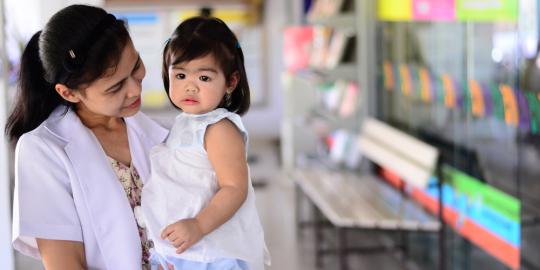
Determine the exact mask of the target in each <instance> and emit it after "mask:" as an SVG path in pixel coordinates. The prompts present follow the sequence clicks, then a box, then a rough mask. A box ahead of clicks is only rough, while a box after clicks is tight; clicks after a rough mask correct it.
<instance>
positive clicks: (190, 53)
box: [162, 16, 250, 115]
mask: <svg viewBox="0 0 540 270" xmlns="http://www.w3.org/2000/svg"><path fill="white" fill-rule="evenodd" d="M209 54H211V55H212V56H214V58H215V59H216V61H217V62H218V64H219V65H220V67H221V69H222V70H223V73H224V75H225V79H226V81H227V82H230V80H231V76H233V74H234V73H235V72H237V73H238V76H239V82H238V85H237V86H236V89H234V91H233V92H232V94H231V98H230V101H229V102H225V99H224V100H222V101H221V103H220V104H219V106H218V107H219V108H225V109H227V110H228V111H230V112H235V113H237V114H240V115H242V114H244V113H245V112H247V110H248V109H249V103H250V96H249V84H248V80H247V75H246V69H245V68H244V54H243V52H242V49H241V48H240V45H239V43H238V40H237V39H236V36H235V35H234V33H233V32H232V31H231V29H229V27H228V26H227V25H226V24H225V23H224V22H223V21H222V20H220V19H217V18H213V17H205V16H199V17H193V18H190V19H188V20H185V21H184V22H182V23H181V24H180V25H179V26H178V27H177V28H176V29H175V30H174V32H173V34H172V36H171V38H170V40H168V41H167V43H166V44H165V49H164V50H163V69H162V76H163V85H164V86H165V91H166V92H167V96H169V67H170V66H172V65H176V64H179V63H182V62H186V61H191V60H194V59H197V58H200V57H204V56H206V55H209ZM169 99H170V97H169ZM171 103H172V102H171ZM173 105H174V104H173Z"/></svg>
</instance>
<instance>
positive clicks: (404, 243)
mask: <svg viewBox="0 0 540 270" xmlns="http://www.w3.org/2000/svg"><path fill="white" fill-rule="evenodd" d="M399 234H400V238H401V239H400V242H401V252H402V253H403V257H404V258H406V257H407V256H408V255H409V244H408V243H409V241H408V240H409V239H408V236H409V234H408V232H407V231H404V230H402V231H400V233H399Z"/></svg>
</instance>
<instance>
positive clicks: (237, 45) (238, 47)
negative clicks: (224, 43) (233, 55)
mask: <svg viewBox="0 0 540 270" xmlns="http://www.w3.org/2000/svg"><path fill="white" fill-rule="evenodd" d="M236 48H237V49H240V42H238V41H237V42H236Z"/></svg>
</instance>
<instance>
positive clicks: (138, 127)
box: [126, 112, 169, 144]
mask: <svg viewBox="0 0 540 270" xmlns="http://www.w3.org/2000/svg"><path fill="white" fill-rule="evenodd" d="M126 123H127V124H128V126H129V127H130V128H132V129H134V130H135V131H136V132H137V133H138V134H142V135H144V136H145V137H147V138H148V139H150V140H152V141H153V142H155V143H156V144H157V143H161V142H163V141H164V140H165V138H166V137H167V135H168V134H169V129H168V128H167V127H165V126H164V125H163V124H162V123H158V122H157V121H156V120H154V119H152V118H150V117H149V116H148V115H146V114H145V113H143V112H138V113H136V114H135V115H133V116H131V117H127V118H126Z"/></svg>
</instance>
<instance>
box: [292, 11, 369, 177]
mask: <svg viewBox="0 0 540 270" xmlns="http://www.w3.org/2000/svg"><path fill="white" fill-rule="evenodd" d="M337 2H341V1H337ZM312 5H315V2H314V3H313V4H312ZM375 5H376V3H375V2H374V1H369V0H346V1H343V3H341V8H340V10H339V11H338V12H337V13H336V14H332V15H326V16H306V19H305V20H301V21H307V26H314V27H329V28H331V29H332V30H333V31H336V30H337V31H346V32H347V33H352V38H350V40H348V42H349V44H347V45H346V48H347V51H345V55H344V57H345V59H341V61H340V62H338V64H337V66H335V67H334V68H324V67H317V68H308V69H307V70H302V71H301V72H299V73H296V74H289V75H288V76H289V77H288V79H287V80H286V86H285V87H284V91H285V93H284V98H285V104H284V108H285V110H284V118H283V120H282V142H283V148H282V150H283V161H284V167H285V168H289V169H292V168H294V167H295V166H296V164H295V163H296V159H298V158H299V155H303V154H305V155H314V154H316V153H317V152H320V140H321V138H320V137H317V136H319V135H320V134H316V133H317V132H316V131H313V127H310V126H309V125H310V124H309V123H308V122H310V121H312V120H314V119H316V120H314V121H317V122H318V123H319V124H321V123H325V124H326V125H327V126H326V130H328V131H329V132H330V131H332V130H337V129H344V130H347V131H348V132H351V133H357V132H358V131H359V128H360V126H361V124H362V120H363V119H364V117H365V116H367V115H368V112H369V111H371V110H372V109H371V108H370V104H375V103H374V102H370V101H369V98H370V95H369V94H368V92H369V91H371V90H372V89H374V87H373V86H374V85H375V72H374V66H375V56H374V55H373V53H370V51H371V52H373V48H374V46H375V45H374V44H375V38H374V33H375V31H374V28H375V20H374V17H373V15H372V14H374V13H375V12H374V11H375ZM370 66H371V67H373V68H370ZM338 80H344V81H351V82H354V83H355V84H356V85H357V86H358V89H359V92H358V95H357V97H356V98H357V99H358V100H357V101H356V102H355V103H356V104H357V105H356V106H355V107H356V108H355V110H356V112H355V113H354V114H353V115H351V116H347V117H341V116H340V115H339V114H337V113H335V112H329V111H327V110H326V109H325V108H324V107H323V106H321V102H322V100H321V98H324V97H323V96H322V95H321V94H320V90H318V89H317V88H318V85H319V84H321V83H331V82H335V81H338ZM300 158H301V157H300Z"/></svg>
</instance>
